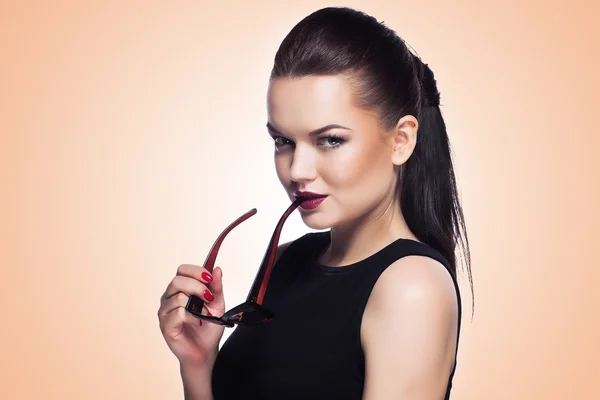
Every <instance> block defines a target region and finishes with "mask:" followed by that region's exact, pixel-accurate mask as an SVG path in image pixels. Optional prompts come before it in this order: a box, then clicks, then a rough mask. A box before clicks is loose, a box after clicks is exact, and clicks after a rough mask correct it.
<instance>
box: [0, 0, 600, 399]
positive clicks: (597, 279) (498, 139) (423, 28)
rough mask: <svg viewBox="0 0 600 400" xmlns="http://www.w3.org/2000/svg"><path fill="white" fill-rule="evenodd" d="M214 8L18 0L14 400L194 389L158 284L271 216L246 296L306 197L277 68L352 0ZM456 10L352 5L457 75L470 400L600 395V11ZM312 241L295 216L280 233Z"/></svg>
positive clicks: (7, 301)
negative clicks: (468, 266)
mask: <svg viewBox="0 0 600 400" xmlns="http://www.w3.org/2000/svg"><path fill="white" fill-rule="evenodd" d="M216 3H218V2H208V1H206V2H203V1H178V2H165V1H128V2H117V1H110V2H107V1H97V2H91V1H87V2H82V1H47V2H41V1H39V2H26V1H4V2H2V5H1V6H0V54H1V55H2V60H1V62H0V76H1V81H0V124H1V125H0V132H1V136H0V157H1V158H0V160H1V168H0V179H1V181H0V184H1V186H0V188H1V196H0V210H1V212H0V218H1V219H0V227H1V229H0V235H1V237H0V239H1V240H0V245H1V247H0V257H1V258H0V266H1V268H2V276H1V277H0V299H1V304H0V306H1V311H2V327H1V329H0V354H1V357H2V358H1V359H2V364H1V368H0V398H2V399H64V400H66V399H109V398H110V399H148V400H151V399H176V398H182V390H181V384H180V377H179V375H178V365H177V362H176V359H175V358H174V356H172V354H171V353H170V352H169V350H168V348H167V346H166V344H165V343H164V342H163V339H162V337H161V334H160V331H159V329H158V323H157V317H156V311H157V309H158V304H159V297H160V295H161V294H162V292H163V290H164V288H165V286H166V285H167V283H168V282H169V280H170V279H171V278H172V276H173V274H174V272H175V269H176V268H177V266H178V265H179V264H181V263H197V264H199V263H202V262H203V260H204V257H205V256H206V253H207V251H208V249H209V247H210V245H211V244H212V241H213V240H214V238H215V237H216V235H218V233H219V232H220V231H221V230H222V229H223V228H224V227H225V226H226V225H227V224H229V223H230V222H231V221H232V220H233V219H235V218H237V217H238V216H239V215H241V214H242V213H243V212H245V211H247V210H248V209H250V208H252V207H257V208H258V214H257V215H256V216H254V217H252V219H250V220H249V221H247V222H246V223H244V224H243V225H242V226H240V227H239V228H238V229H236V230H235V231H234V232H233V233H232V234H231V235H230V237H229V239H228V240H227V241H226V242H225V244H224V245H223V248H222V252H221V255H220V258H219V260H218V264H219V265H221V266H222V267H223V268H224V279H225V284H226V287H225V290H226V296H227V297H226V300H227V303H228V304H229V305H234V304H236V303H237V302H240V301H241V300H242V299H243V298H245V296H246V292H247V290H248V288H249V285H250V283H251V280H252V279H253V277H254V274H255V272H256V268H257V266H258V264H259V262H260V259H261V258H262V255H263V252H264V251H265V248H266V244H267V242H268V240H269V237H270V235H271V232H272V229H273V227H274V225H275V223H276V222H277V219H278V218H279V216H280V214H281V213H282V212H283V210H284V209H285V208H286V207H287V204H288V201H287V198H286V197H285V195H284V193H283V190H282V189H281V188H280V187H279V183H278V181H277V178H276V175H275V172H274V168H273V161H272V147H271V146H272V145H271V142H270V139H269V137H268V135H267V132H266V129H265V128H264V124H265V122H266V111H265V93H266V85H267V76H268V74H269V71H270V68H271V63H272V58H273V55H274V54H275V51H276V49H277V46H278V44H279V42H280V41H281V39H282V38H283V37H284V35H285V34H286V33H287V32H288V31H289V29H291V28H292V26H293V25H294V24H295V23H296V22H297V21H299V20H300V19H301V18H302V17H304V16H305V15H307V14H308V13H310V12H312V11H314V10H316V9H317V8H320V7H323V6H327V5H338V4H342V3H339V2H324V1H303V2H283V1H263V2H260V3H256V2H246V1H236V2H226V3H223V5H219V6H217V5H215V4H216ZM250 3H252V5H250ZM449 3H451V2H447V1H429V2H414V1H412V2H407V1H393V2H392V1H374V0H369V1H365V0H362V1H350V2H347V3H344V4H345V5H350V6H354V7H358V8H361V9H363V10H365V11H367V12H369V13H372V14H373V15H375V16H376V17H377V18H378V19H379V20H384V21H385V22H386V24H387V25H389V26H390V27H392V28H393V29H395V30H397V31H398V32H399V34H400V35H401V36H403V37H404V38H405V39H406V40H407V41H408V42H409V43H410V44H411V45H412V47H414V48H415V49H416V50H417V51H418V53H419V54H420V55H421V56H422V57H423V59H424V61H425V62H427V63H429V64H430V65H431V67H432V69H433V70H434V72H435V73H436V76H437V77H438V80H439V86H440V90H441V92H442V103H443V112H444V115H445V117H446V120H447V124H448V128H449V132H450V135H451V140H452V142H453V146H454V152H455V156H456V165H457V174H458V180H459V185H460V188H461V193H462V198H463V202H464V207H465V213H466V219H467V223H468V227H469V234H470V239H471V245H472V256H473V273H474V279H475V290H476V293H475V302H476V304H475V311H476V312H475V317H474V319H473V320H471V319H470V311H471V309H470V307H469V306H470V299H471V298H470V296H469V293H468V290H467V288H468V287H467V280H466V276H465V278H463V280H462V285H463V288H464V291H463V295H464V297H465V320H464V321H463V324H464V325H463V336H462V341H461V347H460V353H459V368H458V371H457V375H456V380H455V389H454V396H453V399H463V400H467V399H486V400H487V399H489V400H491V399H598V398H600V387H599V386H598V385H597V380H598V377H599V374H600V372H599V367H598V359H599V357H600V348H599V346H598V338H599V336H600V311H599V308H600V301H599V298H600V297H599V294H598V291H599V289H600V272H599V271H598V265H597V262H596V260H597V251H598V244H599V242H600V235H599V234H598V232H599V228H600V213H599V212H598V210H597V207H598V204H599V200H600V199H599V190H598V178H597V173H598V172H599V171H600V165H599V162H598V160H597V158H595V157H598V156H599V144H600V140H599V139H598V136H597V135H598V132H597V130H598V129H597V122H596V120H595V117H596V116H597V109H598V106H599V104H598V100H597V96H598V93H599V91H600V79H599V78H598V74H597V71H598V70H600V63H599V58H600V57H599V53H600V52H599V44H598V43H599V42H600V29H599V28H598V25H597V18H598V16H599V15H600V6H599V3H598V2H596V1H587V2H586V1H569V2H567V1H564V2H562V4H561V3H560V2H556V1H551V2H541V1H533V0H520V1H486V2H479V1H459V2H454V5H449ZM307 231H308V229H307V228H306V227H305V226H304V225H303V224H302V222H301V220H300V219H299V217H298V214H297V213H296V214H294V215H293V216H292V217H291V219H290V220H289V223H288V225H286V228H285V230H284V233H283V236H282V240H289V239H292V238H295V237H298V236H300V235H301V234H303V233H305V232H307ZM227 333H228V334H229V333H230V331H227Z"/></svg>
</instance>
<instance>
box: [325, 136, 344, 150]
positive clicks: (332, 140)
mask: <svg viewBox="0 0 600 400" xmlns="http://www.w3.org/2000/svg"><path fill="white" fill-rule="evenodd" d="M318 142H319V144H320V145H323V147H325V148H326V149H335V148H338V147H340V146H341V145H342V143H344V142H345V140H344V139H342V138H341V137H339V136H336V135H331V134H330V135H328V136H324V137H322V138H319V140H318ZM324 142H325V143H324Z"/></svg>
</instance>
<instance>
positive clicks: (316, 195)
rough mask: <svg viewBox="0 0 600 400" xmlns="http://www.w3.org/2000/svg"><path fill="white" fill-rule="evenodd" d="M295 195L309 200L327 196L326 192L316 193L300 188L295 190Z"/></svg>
mask: <svg viewBox="0 0 600 400" xmlns="http://www.w3.org/2000/svg"><path fill="white" fill-rule="evenodd" d="M294 196H295V197H301V198H303V199H307V200H312V199H320V198H322V197H327V195H326V194H320V193H315V192H303V191H300V190H297V191H296V192H294Z"/></svg>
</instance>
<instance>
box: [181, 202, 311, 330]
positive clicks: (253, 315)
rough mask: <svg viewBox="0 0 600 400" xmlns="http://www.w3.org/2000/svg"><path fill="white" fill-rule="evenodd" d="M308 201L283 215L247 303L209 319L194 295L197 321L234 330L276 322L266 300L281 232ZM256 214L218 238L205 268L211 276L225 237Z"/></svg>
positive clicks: (191, 302) (192, 303)
mask: <svg viewBox="0 0 600 400" xmlns="http://www.w3.org/2000/svg"><path fill="white" fill-rule="evenodd" d="M304 200H306V199H303V198H298V199H296V200H295V201H294V202H293V203H292V204H291V205H290V206H289V207H288V209H287V210H286V211H285V212H284V213H283V215H282V216H281V218H280V219H279V222H278V223H277V226H276V227H275V231H274V232H273V235H272V236H271V241H270V242H269V247H268V248H267V251H266V252H265V255H264V257H263V260H262V263H261V265H260V268H259V269H258V273H257V274H256V278H255V279H254V283H253V284H252V287H251V289H250V293H249V294H248V297H247V298H246V301H245V302H244V303H242V304H240V305H238V306H235V307H233V308H232V309H230V310H229V311H227V312H226V313H225V314H223V316H221V317H217V316H208V315H202V307H203V306H204V300H202V299H201V298H199V297H198V296H195V295H191V296H190V298H189V300H188V302H187V305H186V306H185V309H186V310H187V311H188V312H189V313H191V314H192V315H194V316H195V317H197V318H200V319H202V320H203V321H208V322H212V323H215V324H218V325H224V326H226V327H229V328H231V327H233V326H234V325H258V324H264V323H266V322H269V321H271V320H273V319H274V318H275V315H274V314H273V313H272V312H271V311H269V310H268V309H267V308H265V307H264V306H263V305H262V302H263V299H264V297H265V292H266V291H267V285H268V283H269V278H270V276H271V270H272V269H273V264H274V263H275V255H276V253H277V247H278V245H279V236H280V234H281V230H282V228H283V224H284V223H285V221H286V220H287V218H288V217H289V216H290V214H291V213H292V212H293V211H294V210H295V209H296V208H298V206H299V205H300V203H302V202H303V201H304ZM254 214H256V208H253V209H252V210H250V211H248V212H247V213H245V214H244V215H242V216H241V217H239V218H238V219H236V220H235V221H233V222H232V223H231V224H230V225H229V226H228V227H227V228H225V230H224V231H223V232H221V234H220V235H219V237H218V238H217V240H216V241H215V243H214V244H213V246H212V248H211V249H210V252H209V253H208V256H207V257H206V260H205V261H204V265H203V267H204V268H205V269H207V270H208V271H209V272H210V273H212V271H213V267H214V265H215V260H216V259H217V253H218V252H219V248H220V247H221V244H222V243H223V240H225V237H226V236H227V234H228V233H229V232H231V231H232V230H233V228H235V227H236V226H238V225H239V224H241V223H242V222H244V221H245V220H247V219H248V218H250V217H251V216H253V215H254Z"/></svg>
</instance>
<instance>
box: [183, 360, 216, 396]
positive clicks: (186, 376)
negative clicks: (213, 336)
mask: <svg viewBox="0 0 600 400" xmlns="http://www.w3.org/2000/svg"><path fill="white" fill-rule="evenodd" d="M213 366H214V357H213V358H212V359H211V360H210V361H209V362H207V363H205V364H202V365H184V364H180V371H181V379H182V381H183V393H184V398H185V400H213V396H212V382H211V379H212V369H213Z"/></svg>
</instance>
